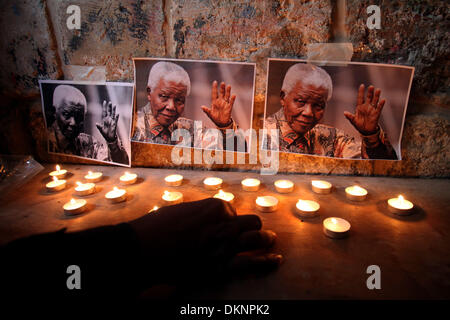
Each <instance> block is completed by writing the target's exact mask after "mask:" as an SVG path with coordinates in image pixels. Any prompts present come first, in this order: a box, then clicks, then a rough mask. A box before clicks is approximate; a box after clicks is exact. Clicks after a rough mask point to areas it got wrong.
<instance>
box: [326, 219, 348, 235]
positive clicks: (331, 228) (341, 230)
mask: <svg viewBox="0 0 450 320" xmlns="http://www.w3.org/2000/svg"><path fill="white" fill-rule="evenodd" d="M349 231H350V223H349V222H348V221H347V220H345V219H341V218H327V219H325V220H324V221H323V232H324V233H325V235H326V236H328V237H330V238H333V239H339V238H344V237H346V236H347V235H348V233H349Z"/></svg>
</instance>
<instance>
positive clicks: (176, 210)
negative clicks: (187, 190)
mask: <svg viewBox="0 0 450 320" xmlns="http://www.w3.org/2000/svg"><path fill="white" fill-rule="evenodd" d="M261 224H262V223H261V219H260V218H259V217H258V216H256V215H241V216H237V215H236V212H235V210H234V209H233V207H232V206H231V205H230V204H229V203H228V202H225V201H222V200H220V199H214V198H209V199H204V200H200V201H195V202H186V203H182V204H178V205H175V206H168V207H162V208H160V209H158V210H157V211H154V212H152V213H149V214H147V215H145V216H143V217H141V218H139V219H136V220H134V221H131V222H130V225H131V226H132V228H133V229H134V230H135V232H136V234H137V236H138V239H139V240H140V243H141V248H142V255H143V257H144V260H145V259H147V261H148V262H147V263H146V264H147V265H148V266H149V267H148V269H147V268H145V270H147V271H146V274H148V275H149V277H150V278H151V277H156V278H157V279H148V281H149V282H151V283H153V284H154V283H155V281H160V282H166V283H167V282H168V283H173V282H185V281H187V280H193V279H194V280H195V279H199V280H201V279H206V278H208V276H209V275H217V274H219V275H223V274H224V273H225V274H227V273H229V272H233V271H248V270H259V271H261V270H267V269H273V268H274V267H276V266H278V265H279V263H280V262H281V256H280V255H275V254H270V253H259V254H253V255H249V254H247V255H240V254H239V253H241V252H245V251H251V250H257V249H264V248H268V247H270V246H271V245H272V244H273V243H274V241H275V238H276V235H275V233H274V232H272V231H268V230H267V231H265V230H261Z"/></svg>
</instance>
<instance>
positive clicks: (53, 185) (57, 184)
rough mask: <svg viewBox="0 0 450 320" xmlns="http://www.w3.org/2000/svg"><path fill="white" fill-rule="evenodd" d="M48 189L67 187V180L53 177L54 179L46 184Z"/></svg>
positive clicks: (55, 189) (54, 189) (57, 189)
mask: <svg viewBox="0 0 450 320" xmlns="http://www.w3.org/2000/svg"><path fill="white" fill-rule="evenodd" d="M45 187H46V188H47V191H52V192H54V191H59V190H62V189H64V188H65V187H66V180H59V179H58V178H57V177H55V176H54V177H53V181H50V182H49V183H47V184H46V185H45Z"/></svg>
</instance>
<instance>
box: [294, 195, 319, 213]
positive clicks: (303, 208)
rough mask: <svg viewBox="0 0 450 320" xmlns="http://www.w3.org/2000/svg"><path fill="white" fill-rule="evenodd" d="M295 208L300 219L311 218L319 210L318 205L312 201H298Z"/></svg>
mask: <svg viewBox="0 0 450 320" xmlns="http://www.w3.org/2000/svg"><path fill="white" fill-rule="evenodd" d="M295 207H296V209H297V214H298V215H299V216H300V217H302V218H309V217H313V216H315V215H316V213H317V211H318V210H319V209H320V205H319V204H318V203H317V202H315V201H312V200H301V199H299V200H298V202H297V204H296V205H295Z"/></svg>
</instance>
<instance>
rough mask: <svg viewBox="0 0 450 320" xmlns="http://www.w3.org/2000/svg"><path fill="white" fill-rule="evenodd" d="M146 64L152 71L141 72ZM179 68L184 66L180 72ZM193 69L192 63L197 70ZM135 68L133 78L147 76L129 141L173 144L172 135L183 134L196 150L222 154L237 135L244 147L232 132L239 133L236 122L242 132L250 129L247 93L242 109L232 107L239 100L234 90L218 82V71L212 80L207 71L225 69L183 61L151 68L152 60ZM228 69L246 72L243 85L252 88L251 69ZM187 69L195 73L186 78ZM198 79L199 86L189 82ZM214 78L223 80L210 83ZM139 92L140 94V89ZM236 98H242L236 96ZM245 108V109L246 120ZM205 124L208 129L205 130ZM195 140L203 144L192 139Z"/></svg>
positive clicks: (246, 67) (211, 75)
mask: <svg viewBox="0 0 450 320" xmlns="http://www.w3.org/2000/svg"><path fill="white" fill-rule="evenodd" d="M149 63H152V65H151V68H150V71H149V72H145V71H146V70H147V69H148V64H149ZM181 64H184V67H183V66H182V65H181ZM192 64H195V67H193V65H192ZM217 65H219V66H217ZM135 66H136V69H135V73H136V74H137V75H139V74H141V75H142V74H148V77H146V85H145V95H146V97H145V98H146V99H145V100H141V101H142V102H140V103H139V101H138V103H137V104H138V110H137V112H136V116H135V124H134V131H133V138H132V140H133V141H137V142H147V143H155V144H169V145H176V144H178V143H180V141H179V140H176V139H172V133H173V132H174V131H175V130H177V129H184V130H187V131H188V132H189V134H190V136H191V142H192V143H191V145H190V146H193V147H196V148H204V149H226V144H227V141H228V139H230V138H233V137H236V136H237V137H238V139H244V140H243V141H244V145H245V144H246V143H245V138H244V137H243V136H242V135H239V134H237V135H236V134H235V132H236V130H238V129H239V128H241V125H238V122H240V121H239V120H241V123H242V127H244V129H245V128H248V127H249V125H250V117H251V111H252V98H253V97H252V95H249V93H248V92H246V93H245V94H244V95H245V97H242V99H241V102H240V105H239V106H237V108H236V104H237V103H236V101H239V98H238V95H237V94H235V91H236V88H235V86H233V92H232V88H231V85H230V84H226V83H225V81H222V80H223V78H226V77H221V73H220V72H216V74H215V75H214V73H212V72H211V71H212V70H214V69H217V70H221V68H222V69H223V68H226V67H227V64H214V63H201V62H186V61H176V62H175V61H174V62H172V61H156V63H155V61H154V60H135ZM144 66H145V67H146V68H145V67H144ZM231 67H235V69H236V70H239V69H242V68H244V69H243V70H244V71H246V72H247V77H246V81H247V83H246V85H247V87H248V88H250V89H253V77H254V67H253V66H252V65H250V68H249V66H248V65H245V64H242V65H239V64H231ZM186 69H191V70H192V69H195V70H196V71H197V73H196V74H191V75H190V74H189V73H188V72H187V70H186ZM201 74H203V75H204V76H203V77H201V79H200V80H198V78H199V76H198V75H201ZM196 76H197V79H195V81H197V83H195V82H194V81H193V80H192V79H191V78H193V77H194V78H195V77H196ZM213 76H216V77H217V79H220V78H221V79H222V80H219V81H218V80H212V81H210V79H211V78H212V77H213ZM140 79H142V76H141V77H140ZM138 83H142V81H139V80H138V79H136V85H137V90H138V87H139V85H138ZM207 83H209V86H210V87H209V88H206V85H205V84H207ZM194 86H195V88H196V89H197V93H196V94H195V96H196V98H195V97H194V98H192V100H191V101H188V99H189V98H190V96H191V93H192V91H193V87H194ZM238 87H239V88H238V90H240V91H241V92H242V89H244V88H242V87H240V86H238ZM141 88H142V89H143V86H142V84H141ZM252 92H253V91H251V93H252ZM240 96H241V94H239V97H240ZM142 103H145V105H143V106H140V107H139V104H142ZM243 104H245V105H246V109H247V110H245V113H246V114H244V115H243V112H242V111H243V110H242V108H243V107H242V105H243ZM196 105H197V106H196ZM193 109H197V110H201V111H202V112H203V113H204V115H205V116H206V117H207V120H206V119H205V118H201V117H200V115H199V113H198V111H195V110H193ZM236 109H237V110H236ZM186 111H188V113H189V115H187V116H185V114H186V113H187V112H186ZM233 111H234V112H233ZM205 120H206V121H205ZM195 121H202V124H201V125H196V123H195ZM208 123H209V124H210V125H209V126H208V127H207V126H206V124H208ZM208 128H213V129H218V130H219V132H220V133H221V136H222V137H220V136H218V135H217V134H215V133H214V132H213V131H211V130H207V129H208ZM196 136H199V137H201V139H195V137H196ZM237 145H239V143H236V144H234V146H237ZM233 150H234V151H237V150H236V149H233ZM238 151H245V150H238Z"/></svg>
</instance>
